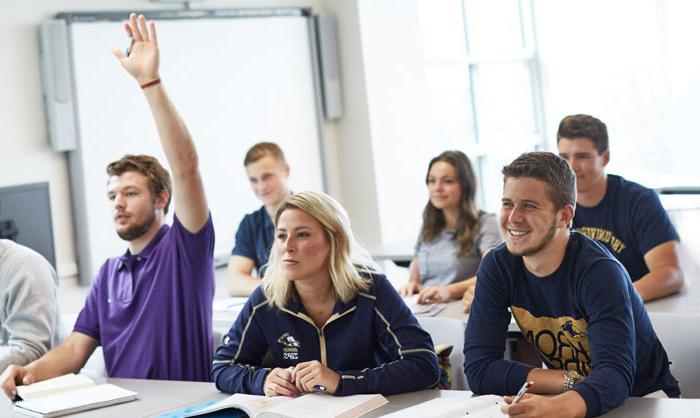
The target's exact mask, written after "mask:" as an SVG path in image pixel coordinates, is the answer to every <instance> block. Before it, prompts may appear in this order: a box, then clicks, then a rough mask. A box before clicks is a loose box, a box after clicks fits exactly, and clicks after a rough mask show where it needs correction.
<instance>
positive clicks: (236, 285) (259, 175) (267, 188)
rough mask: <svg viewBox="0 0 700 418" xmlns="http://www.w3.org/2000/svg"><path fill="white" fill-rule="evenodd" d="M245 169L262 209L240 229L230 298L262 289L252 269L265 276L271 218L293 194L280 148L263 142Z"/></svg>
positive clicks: (231, 262) (233, 256)
mask: <svg viewBox="0 0 700 418" xmlns="http://www.w3.org/2000/svg"><path fill="white" fill-rule="evenodd" d="M243 165H244V166H245V171H246V175H247V176H248V179H249V180H250V186H251V187H252V188H253V192H254V193H255V195H256V196H257V197H258V199H260V201H261V202H262V203H263V205H262V207H261V208H260V209H258V210H256V211H255V212H253V213H249V214H247V215H246V216H245V217H244V218H243V220H242V221H241V223H240V224H239V226H238V231H237V232H236V244H235V245H234V247H233V250H232V251H231V258H230V259H229V262H228V276H229V282H228V288H229V293H230V294H231V296H250V294H251V293H253V291H254V290H255V288H256V287H258V286H259V285H260V279H259V278H258V277H253V275H252V273H253V268H255V270H256V271H257V273H258V276H259V277H262V276H263V273H264V272H263V269H264V266H265V265H266V264H267V260H268V257H269V255H270V248H271V247H272V241H273V240H274V237H275V227H274V225H272V216H274V214H275V212H276V211H277V206H279V204H280V203H281V202H282V200H284V199H285V198H286V197H287V196H289V194H290V193H289V188H288V187H287V179H288V178H289V164H287V161H286V160H285V158H284V153H283V152H282V149H281V148H280V147H279V146H278V145H277V144H275V143H272V142H260V143H257V144H255V145H253V146H252V147H251V148H250V149H249V150H248V152H247V153H246V155H245V158H244V160H243Z"/></svg>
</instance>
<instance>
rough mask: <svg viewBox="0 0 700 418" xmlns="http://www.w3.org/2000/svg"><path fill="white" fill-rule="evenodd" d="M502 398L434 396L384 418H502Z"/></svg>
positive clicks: (488, 396)
mask: <svg viewBox="0 0 700 418" xmlns="http://www.w3.org/2000/svg"><path fill="white" fill-rule="evenodd" d="M501 405H503V399H502V398H501V397H500V396H496V395H484V396H476V397H473V398H466V397H465V398H436V399H431V400H429V401H427V402H423V403H419V404H418V405H414V406H412V407H409V408H405V409H402V410H400V411H398V412H394V413H393V414H388V415H384V417H386V418H419V417H420V418H457V417H459V418H464V417H469V418H504V417H506V415H503V413H502V412H501Z"/></svg>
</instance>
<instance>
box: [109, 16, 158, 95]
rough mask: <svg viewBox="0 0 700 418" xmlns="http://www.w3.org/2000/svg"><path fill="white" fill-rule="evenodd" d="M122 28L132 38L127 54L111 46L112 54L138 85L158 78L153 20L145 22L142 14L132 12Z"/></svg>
mask: <svg viewBox="0 0 700 418" xmlns="http://www.w3.org/2000/svg"><path fill="white" fill-rule="evenodd" d="M124 29H125V30H126V34H127V36H128V37H129V39H130V40H133V41H132V43H131V46H130V48H129V56H126V54H125V53H124V51H122V50H120V49H117V48H112V53H113V54H114V56H115V57H117V59H118V60H119V62H120V63H121V64H122V67H124V69H126V71H127V72H128V73H129V74H131V76H132V77H134V78H135V79H136V81H137V82H138V83H139V84H140V85H144V84H146V83H149V82H151V81H154V80H157V79H159V78H160V75H159V73H158V67H159V65H160V61H159V51H158V37H157V36H156V26H155V24H154V23H153V21H151V22H146V18H145V17H144V16H143V15H139V16H138V17H137V16H136V14H135V13H132V14H131V15H129V21H128V22H126V23H124Z"/></svg>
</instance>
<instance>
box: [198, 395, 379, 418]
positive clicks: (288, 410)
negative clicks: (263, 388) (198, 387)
mask: <svg viewBox="0 0 700 418" xmlns="http://www.w3.org/2000/svg"><path fill="white" fill-rule="evenodd" d="M387 402H389V401H387V400H386V398H385V397H384V396H382V395H378V394H373V395H352V396H338V397H336V396H332V395H328V394H322V393H309V394H305V395H302V396H299V397H298V398H289V397H286V396H276V397H267V396H257V395H246V394H243V393H236V394H234V395H232V396H229V397H228V398H226V399H224V400H222V401H220V402H217V403H215V404H213V405H209V406H207V407H205V408H202V409H199V410H197V411H193V412H189V413H187V414H185V417H194V416H203V415H207V414H212V413H214V412H217V411H223V410H229V409H233V410H241V411H243V412H244V413H245V414H246V415H247V416H248V417H250V418H305V417H309V416H313V417H316V418H355V417H359V416H361V415H364V414H366V413H368V412H370V411H372V410H374V409H376V408H379V407H380V406H382V405H384V404H386V403H387Z"/></svg>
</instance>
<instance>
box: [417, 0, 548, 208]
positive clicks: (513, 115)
mask: <svg viewBox="0 0 700 418" xmlns="http://www.w3.org/2000/svg"><path fill="white" fill-rule="evenodd" d="M416 4H417V10H418V18H419V22H420V29H421V36H422V41H423V45H422V46H423V55H424V59H425V66H426V75H427V77H426V78H427V83H428V91H429V95H430V100H431V103H430V104H431V113H432V115H431V124H432V126H431V128H432V132H433V134H434V136H436V137H439V138H440V142H441V143H442V144H443V145H445V149H448V148H456V149H460V150H463V151H465V152H466V153H467V155H469V157H470V159H471V160H472V162H473V163H474V165H475V167H476V169H477V171H478V172H479V173H478V174H479V178H480V182H481V185H480V186H481V187H480V200H481V201H480V203H481V207H482V208H484V209H486V210H489V211H496V210H497V209H498V207H499V199H500V193H501V189H502V186H501V184H502V183H501V177H500V169H501V167H502V166H503V165H504V164H506V163H508V162H510V161H511V160H512V159H513V158H514V157H515V156H517V155H518V154H519V153H521V152H523V151H527V150H534V149H537V148H540V147H543V146H544V144H545V136H544V132H543V129H542V125H543V123H542V121H543V113H542V104H541V97H542V95H541V92H540V85H539V74H538V66H537V54H536V45H535V37H534V29H533V18H532V16H533V15H532V5H531V2H530V1H529V0H503V1H495V2H494V1H484V0H440V1H435V0H417V3H416Z"/></svg>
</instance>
